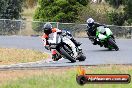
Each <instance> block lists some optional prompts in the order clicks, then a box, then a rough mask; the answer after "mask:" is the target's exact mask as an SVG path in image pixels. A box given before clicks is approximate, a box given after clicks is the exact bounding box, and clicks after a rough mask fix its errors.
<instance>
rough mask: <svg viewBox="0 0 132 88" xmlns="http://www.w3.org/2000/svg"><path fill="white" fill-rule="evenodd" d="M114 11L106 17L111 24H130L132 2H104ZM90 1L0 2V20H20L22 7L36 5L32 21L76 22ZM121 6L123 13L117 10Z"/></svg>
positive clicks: (113, 0)
mask: <svg viewBox="0 0 132 88" xmlns="http://www.w3.org/2000/svg"><path fill="white" fill-rule="evenodd" d="M105 1H106V2H107V3H109V4H110V5H111V6H112V7H113V8H115V10H114V11H112V12H108V14H107V16H108V18H109V20H110V22H111V24H115V25H123V24H124V23H127V24H128V25H131V23H132V0H105ZM89 2H90V0H0V19H22V16H21V12H22V11H23V7H25V8H28V7H33V6H34V5H36V4H37V5H38V7H37V9H36V11H35V15H34V17H33V19H34V20H39V21H57V22H78V21H79V20H80V18H79V15H80V12H81V11H82V10H83V9H84V7H86V6H88V5H90V3H89ZM120 6H123V7H124V8H123V11H118V8H119V7H120ZM87 14H90V13H87Z"/></svg>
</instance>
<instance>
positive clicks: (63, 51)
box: [60, 47, 76, 63]
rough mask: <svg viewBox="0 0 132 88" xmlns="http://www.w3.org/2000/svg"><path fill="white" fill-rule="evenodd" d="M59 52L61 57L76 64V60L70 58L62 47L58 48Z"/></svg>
mask: <svg viewBox="0 0 132 88" xmlns="http://www.w3.org/2000/svg"><path fill="white" fill-rule="evenodd" d="M60 52H61V54H62V55H63V56H65V57H66V58H67V59H68V60H70V61H71V62H72V63H74V62H76V59H74V58H73V57H72V56H70V55H69V54H68V53H67V52H66V51H65V50H64V48H63V47H61V48H60Z"/></svg>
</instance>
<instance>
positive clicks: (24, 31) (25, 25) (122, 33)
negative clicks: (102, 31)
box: [0, 19, 132, 38]
mask: <svg viewBox="0 0 132 88" xmlns="http://www.w3.org/2000/svg"><path fill="white" fill-rule="evenodd" d="M44 24H45V22H40V21H24V20H9V19H0V35H42V34H43V30H42V27H43V25H44ZM51 24H52V25H53V27H57V28H59V29H66V30H69V31H71V33H72V34H73V35H74V36H75V37H87V34H86V32H85V30H86V29H87V28H86V25H87V24H76V23H59V22H51ZM108 26H109V27H110V29H111V30H112V32H113V33H114V36H115V37H116V38H132V26H114V25H108Z"/></svg>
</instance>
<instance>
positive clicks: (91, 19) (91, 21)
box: [87, 18, 94, 27]
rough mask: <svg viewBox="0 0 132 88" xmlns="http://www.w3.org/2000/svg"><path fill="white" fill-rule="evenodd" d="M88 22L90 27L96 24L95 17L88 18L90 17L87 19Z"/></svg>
mask: <svg viewBox="0 0 132 88" xmlns="http://www.w3.org/2000/svg"><path fill="white" fill-rule="evenodd" d="M87 24H88V26H89V27H92V26H93V24H94V20H93V18H88V19H87Z"/></svg>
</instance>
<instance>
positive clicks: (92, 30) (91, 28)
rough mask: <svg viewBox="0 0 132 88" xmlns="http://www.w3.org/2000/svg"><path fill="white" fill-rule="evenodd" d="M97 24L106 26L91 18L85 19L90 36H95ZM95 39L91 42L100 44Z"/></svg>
mask: <svg viewBox="0 0 132 88" xmlns="http://www.w3.org/2000/svg"><path fill="white" fill-rule="evenodd" d="M99 26H104V27H106V25H103V24H99V23H97V22H95V21H94V20H93V19H92V18H88V19H87V29H88V32H89V35H90V36H96V31H97V27H99ZM97 39H98V38H97ZM97 39H95V40H94V43H93V44H94V45H96V44H99V45H101V44H100V42H98V41H97Z"/></svg>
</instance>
